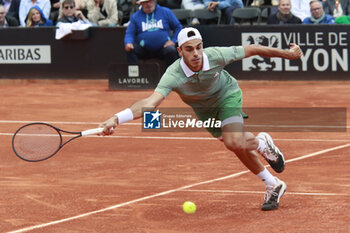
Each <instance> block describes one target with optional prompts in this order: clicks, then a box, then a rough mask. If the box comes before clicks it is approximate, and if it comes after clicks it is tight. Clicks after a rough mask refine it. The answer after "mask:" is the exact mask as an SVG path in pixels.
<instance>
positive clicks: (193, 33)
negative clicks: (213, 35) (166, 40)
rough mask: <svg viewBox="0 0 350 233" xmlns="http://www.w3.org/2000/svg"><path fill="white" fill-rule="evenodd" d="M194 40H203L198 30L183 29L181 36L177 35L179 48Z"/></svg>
mask: <svg viewBox="0 0 350 233" xmlns="http://www.w3.org/2000/svg"><path fill="white" fill-rule="evenodd" d="M194 39H200V40H202V36H201V34H200V33H199V31H198V30H197V29H196V28H192V27H188V28H183V29H182V30H181V31H180V32H179V35H177V43H178V44H179V47H180V46H181V45H182V44H184V43H186V42H187V41H190V40H194Z"/></svg>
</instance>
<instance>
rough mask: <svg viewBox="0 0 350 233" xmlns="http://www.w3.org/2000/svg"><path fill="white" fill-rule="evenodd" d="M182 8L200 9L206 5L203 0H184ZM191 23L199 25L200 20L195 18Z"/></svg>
mask: <svg viewBox="0 0 350 233" xmlns="http://www.w3.org/2000/svg"><path fill="white" fill-rule="evenodd" d="M182 8H183V9H186V10H200V9H204V8H205V5H204V3H203V1H202V0H182ZM191 24H192V25H198V24H199V20H198V19H197V18H193V19H192V22H191Z"/></svg>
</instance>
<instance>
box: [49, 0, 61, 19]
mask: <svg viewBox="0 0 350 233" xmlns="http://www.w3.org/2000/svg"><path fill="white" fill-rule="evenodd" d="M50 3H51V11H50V17H49V19H51V20H52V22H53V24H56V22H57V18H58V14H59V11H60V7H61V1H60V0H50Z"/></svg>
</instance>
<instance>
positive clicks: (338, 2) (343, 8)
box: [323, 0, 350, 18]
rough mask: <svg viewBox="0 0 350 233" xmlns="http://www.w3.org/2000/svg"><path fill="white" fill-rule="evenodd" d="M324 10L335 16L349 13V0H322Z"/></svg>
mask: <svg viewBox="0 0 350 233" xmlns="http://www.w3.org/2000/svg"><path fill="white" fill-rule="evenodd" d="M323 3H324V12H325V13H326V14H329V15H332V16H333V17H334V18H337V17H339V16H342V15H348V14H350V0H323Z"/></svg>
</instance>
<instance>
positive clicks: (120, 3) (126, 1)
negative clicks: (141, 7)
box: [117, 0, 137, 25]
mask: <svg viewBox="0 0 350 233" xmlns="http://www.w3.org/2000/svg"><path fill="white" fill-rule="evenodd" d="M117 7H118V11H121V12H122V13H123V17H122V18H121V21H120V22H119V24H120V25H123V24H124V23H126V22H128V21H129V19H130V15H131V14H132V13H134V12H135V11H137V6H136V2H135V3H134V1H133V0H117ZM118 18H119V19H120V17H119V16H118Z"/></svg>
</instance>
